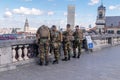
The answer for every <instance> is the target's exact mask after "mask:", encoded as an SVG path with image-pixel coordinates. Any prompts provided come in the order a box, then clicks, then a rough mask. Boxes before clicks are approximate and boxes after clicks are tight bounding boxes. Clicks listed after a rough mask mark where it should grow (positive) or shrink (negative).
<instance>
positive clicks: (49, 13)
mask: <svg viewBox="0 0 120 80" xmlns="http://www.w3.org/2000/svg"><path fill="white" fill-rule="evenodd" d="M0 2H1V5H0V10H1V11H0V12H1V14H0V28H4V27H8V28H10V27H19V28H24V23H25V19H26V18H28V21H29V25H30V27H35V28H38V27H39V26H40V25H42V24H46V25H49V27H50V26H51V25H52V24H55V25H57V26H61V27H65V25H66V23H67V7H68V5H74V6H75V8H76V18H75V24H78V25H80V26H84V27H88V26H89V25H90V24H91V25H92V26H94V25H95V21H96V16H97V8H98V6H100V5H101V0H81V1H80V0H0ZM103 5H104V6H105V7H106V15H107V16H120V2H118V0H110V1H109V0H103Z"/></svg>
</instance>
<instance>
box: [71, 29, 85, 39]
mask: <svg viewBox="0 0 120 80" xmlns="http://www.w3.org/2000/svg"><path fill="white" fill-rule="evenodd" d="M73 36H74V40H80V41H81V40H83V32H82V30H79V31H75V32H74V33H73Z"/></svg>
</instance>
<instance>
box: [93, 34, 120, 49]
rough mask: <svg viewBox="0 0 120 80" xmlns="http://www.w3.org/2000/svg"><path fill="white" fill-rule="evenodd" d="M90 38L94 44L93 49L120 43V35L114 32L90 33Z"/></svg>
mask: <svg viewBox="0 0 120 80" xmlns="http://www.w3.org/2000/svg"><path fill="white" fill-rule="evenodd" d="M92 39H93V42H94V45H95V46H94V50H97V49H102V48H104V47H109V46H114V45H119V44H120V35H116V34H114V35H113V34H111V35H110V34H109V35H108V34H104V35H92Z"/></svg>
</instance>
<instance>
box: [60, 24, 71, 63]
mask: <svg viewBox="0 0 120 80" xmlns="http://www.w3.org/2000/svg"><path fill="white" fill-rule="evenodd" d="M67 28H70V25H69V24H68V25H67ZM72 33H73V32H72V30H66V31H64V32H63V50H64V59H62V60H63V61H67V60H70V55H71V45H72V44H71V41H72V38H73V36H72V35H73V34H72Z"/></svg>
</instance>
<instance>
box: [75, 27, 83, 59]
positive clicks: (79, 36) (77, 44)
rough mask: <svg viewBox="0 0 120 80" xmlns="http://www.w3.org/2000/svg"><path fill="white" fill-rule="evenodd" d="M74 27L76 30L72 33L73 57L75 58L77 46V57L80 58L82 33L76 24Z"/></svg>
mask: <svg viewBox="0 0 120 80" xmlns="http://www.w3.org/2000/svg"><path fill="white" fill-rule="evenodd" d="M75 28H76V30H75V32H74V33H73V36H74V41H73V58H76V48H78V55H77V58H80V55H81V46H82V40H83V33H82V30H80V29H79V26H78V25H77V26H76V27H75Z"/></svg>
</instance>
